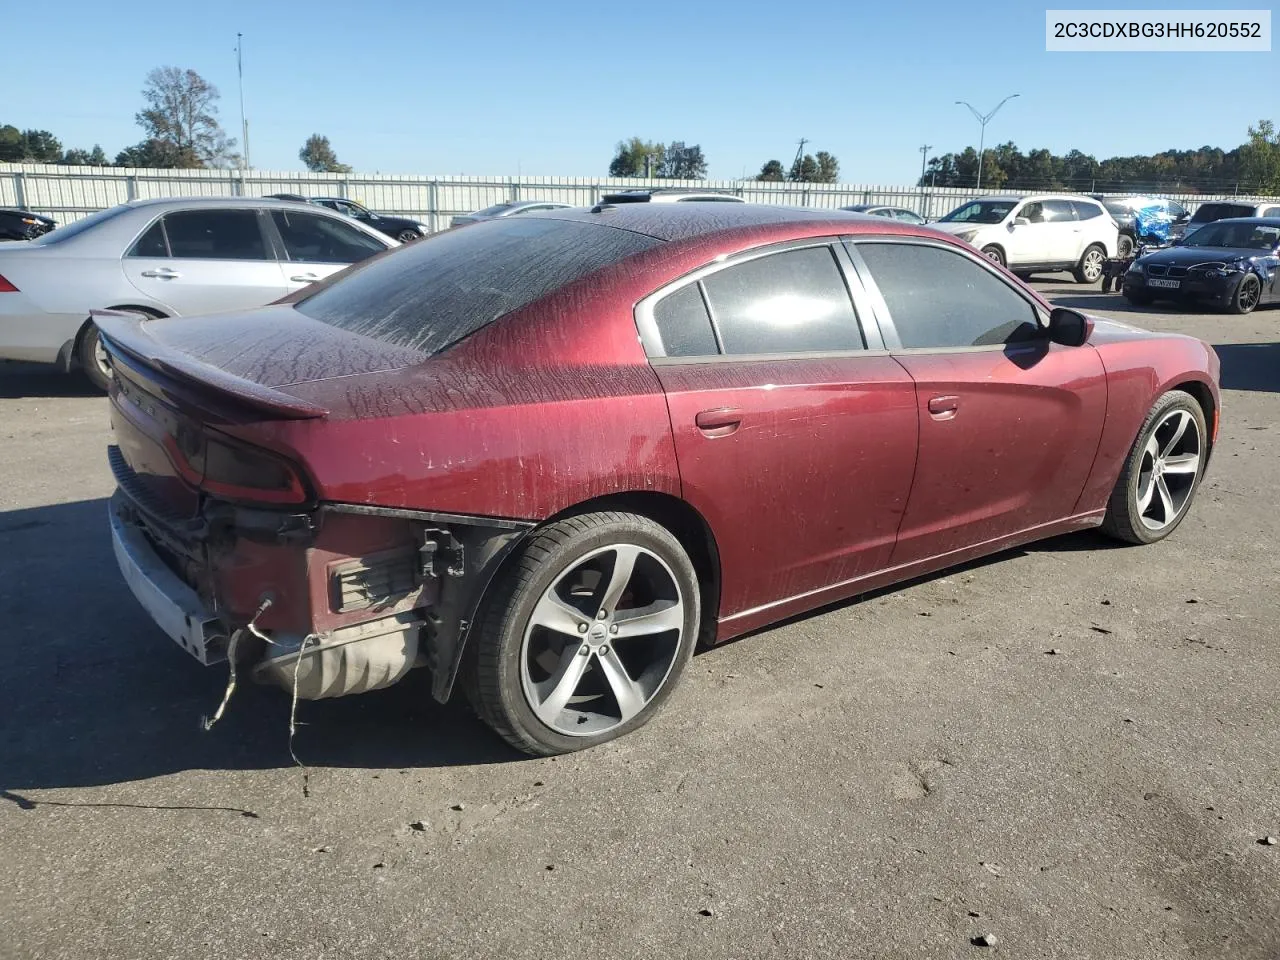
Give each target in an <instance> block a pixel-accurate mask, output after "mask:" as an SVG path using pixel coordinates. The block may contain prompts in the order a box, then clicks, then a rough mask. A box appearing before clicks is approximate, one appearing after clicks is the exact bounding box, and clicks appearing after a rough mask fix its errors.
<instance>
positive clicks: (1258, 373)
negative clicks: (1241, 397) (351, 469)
mask: <svg viewBox="0 0 1280 960" xmlns="http://www.w3.org/2000/svg"><path fill="white" fill-rule="evenodd" d="M1213 349H1214V352H1216V353H1217V354H1218V360H1219V361H1220V362H1221V364H1222V372H1221V385H1222V389H1223V390H1254V391H1257V392H1260V393H1280V343H1215V344H1214V345H1213Z"/></svg>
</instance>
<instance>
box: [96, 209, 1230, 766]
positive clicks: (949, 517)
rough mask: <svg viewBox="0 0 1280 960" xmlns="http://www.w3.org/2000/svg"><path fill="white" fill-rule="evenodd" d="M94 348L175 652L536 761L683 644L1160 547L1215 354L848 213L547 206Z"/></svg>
mask: <svg viewBox="0 0 1280 960" xmlns="http://www.w3.org/2000/svg"><path fill="white" fill-rule="evenodd" d="M97 322H98V325H99V327H100V329H101V332H102V334H103V342H104V344H105V346H106V349H107V350H108V352H109V354H110V358H111V362H112V364H113V367H114V382H113V386H112V391H111V402H112V417H113V423H114V428H115V441H116V445H115V446H113V447H112V448H111V449H110V452H109V456H110V460H111V466H112V468H113V470H114V472H115V476H116V479H117V482H118V485H119V489H118V491H117V493H116V495H115V496H114V497H113V499H112V502H111V516H110V519H111V526H112V533H113V537H114V544H115V552H116V556H117V559H118V560H119V564H120V568H121V570H122V572H123V574H124V576H125V579H126V580H127V581H128V583H129V585H130V587H131V588H132V590H133V592H134V594H135V595H136V596H137V598H138V600H139V601H140V602H141V603H142V605H143V606H144V607H145V608H146V609H147V610H148V611H149V613H150V614H151V616H152V617H153V618H154V619H155V621H156V622H157V623H158V624H159V625H160V626H161V627H162V628H163V629H164V631H165V632H166V633H168V634H169V635H170V636H171V637H172V638H173V639H174V640H175V641H177V642H178V643H179V644H181V645H182V646H183V647H184V648H185V649H186V650H187V651H189V652H190V653H191V654H193V655H194V656H195V657H196V658H197V659H199V660H200V662H201V663H204V664H209V663H213V662H215V661H219V660H222V659H226V658H230V659H231V660H232V669H233V670H234V669H235V666H236V665H237V664H239V665H240V666H241V667H242V668H243V669H246V670H252V671H253V673H254V675H255V677H256V678H258V679H260V680H264V681H268V682H276V683H279V684H281V685H282V686H284V687H286V688H289V689H292V690H294V691H296V695H297V696H298V697H302V698H319V697H334V696H343V695H347V694H354V693H361V692H364V691H367V690H373V689H377V688H380V687H384V686H387V685H389V684H392V683H395V682H396V681H398V680H399V679H400V678H401V677H403V676H404V675H405V673H406V672H407V671H408V670H410V669H411V668H413V667H417V666H425V667H427V668H429V669H430V670H431V673H432V682H433V687H432V689H433V693H434V695H435V696H436V697H437V698H438V699H440V700H445V699H447V698H448V697H449V696H450V694H451V692H452V690H453V688H454V686H455V684H458V685H460V686H461V688H462V689H463V690H464V691H465V692H466V694H467V695H468V697H469V698H470V699H471V701H472V703H473V704H474V706H475V708H476V710H477V711H478V713H479V714H480V715H481V716H482V717H483V718H484V719H485V720H486V721H487V722H488V723H489V724H490V725H492V726H493V728H494V729H495V730H497V732H498V733H499V734H501V735H502V736H503V737H504V738H506V739H507V740H508V741H509V742H511V743H512V744H514V745H515V746H516V747H518V748H519V749H521V750H525V751H528V752H530V753H535V754H553V753H558V752H563V751H568V750H575V749H579V748H582V747H587V746H591V745H592V744H596V743H600V742H602V741H605V740H609V739H611V738H614V737H617V736H619V735H621V734H623V733H626V732H628V731H630V730H633V729H635V728H636V727H638V726H639V725H641V724H643V723H644V722H645V721H647V720H648V719H649V718H650V717H651V716H652V715H653V713H654V712H655V711H656V710H657V709H658V708H659V707H660V706H661V704H662V702H663V701H664V700H665V698H666V697H667V696H668V695H669V694H670V692H671V690H672V688H673V687H674V686H675V683H676V681H677V679H678V678H679V676H680V673H681V670H682V669H683V668H684V666H685V664H686V663H687V662H688V660H689V657H690V654H691V653H692V651H693V649H694V647H695V646H696V645H697V644H699V643H703V644H712V643H718V642H722V641H725V640H728V639H730V638H732V637H735V636H738V635H740V634H742V633H745V632H747V631H749V630H753V629H756V628H758V627H761V626H763V625H765V624H769V623H771V622H774V621H777V620H779V619H782V618H784V617H789V616H793V615H795V614H798V613H801V612H803V611H806V610H811V609H813V608H815V607H819V606H822V605H823V604H827V603H831V602H832V601H836V600H840V599H842V598H847V597H850V596H853V595H855V594H860V593H864V592H866V591H869V590H873V589H876V588H878V587H882V586H884V585H886V584H890V583H893V582H895V581H901V580H906V579H908V578H911V577H916V576H919V575H921V574H924V573H928V572H930V571H933V570H938V569H940V568H943V567H947V566H950V565H952V564H957V563H962V562H965V561H967V560H970V559H972V558H974V557H977V556H980V555H983V554H989V553H993V552H996V551H999V550H1003V549H1005V548H1008V547H1012V546H1014V545H1017V544H1021V543H1025V542H1027V541H1030V540H1035V539H1038V538H1041V537H1048V536H1052V535H1054V534H1060V533H1064V532H1066V531H1071V530H1078V529H1081V528H1085V527H1095V526H1101V528H1102V529H1103V530H1104V531H1106V532H1107V533H1108V534H1111V535H1112V536H1114V537H1116V538H1119V539H1120V540H1124V541H1128V542H1130V543H1150V542H1152V541H1154V540H1159V539H1160V538H1162V537H1164V536H1166V535H1168V534H1169V533H1170V532H1171V531H1172V530H1173V529H1174V527H1176V526H1177V525H1178V523H1179V521H1181V519H1182V518H1183V517H1184V516H1185V515H1186V512H1187V510H1188V508H1189V507H1190V504H1191V500H1192V497H1193V496H1194V494H1195V491H1196V487H1197V485H1198V483H1199V482H1200V478H1201V477H1202V475H1203V473H1204V469H1205V466H1206V464H1207V463H1208V459H1209V455H1210V452H1211V450H1212V447H1213V444H1214V441H1215V438H1216V434H1217V425H1218V402H1219V401H1218V363H1217V358H1216V356H1215V354H1214V352H1213V350H1212V349H1211V348H1210V347H1208V346H1207V345H1205V344H1204V343H1202V342H1201V341H1199V340H1195V339H1192V338H1189V337H1183V336H1173V335H1158V334H1152V333H1148V332H1145V331H1142V330H1138V329H1135V328H1133V327H1126V326H1122V325H1120V324H1117V323H1111V322H1107V321H1103V320H1093V319H1091V318H1088V317H1085V316H1083V315H1081V314H1079V313H1076V312H1074V311H1071V310H1065V309H1056V310H1055V309H1051V308H1050V307H1049V305H1048V304H1046V303H1045V302H1044V301H1043V300H1042V299H1041V298H1040V297H1039V296H1037V295H1036V293H1034V292H1033V291H1031V290H1029V289H1028V288H1027V287H1026V286H1024V285H1023V284H1021V283H1020V282H1019V281H1018V280H1017V279H1015V278H1014V277H1013V276H1011V275H1010V274H1008V273H1006V272H1005V271H1004V270H1002V269H1001V268H1000V267H999V266H997V265H995V264H993V263H991V262H990V261H988V260H986V259H984V258H983V257H982V256H980V255H978V254H977V253H975V252H974V251H973V250H972V249H970V248H969V247H967V246H965V245H964V244H961V243H959V242H957V241H955V240H953V239H952V238H950V237H947V236H944V235H942V234H940V233H936V232H934V231H932V230H930V229H928V228H927V227H920V226H914V225H910V224H905V223H898V222H893V221H889V220H885V219H883V218H878V217H864V216H859V215H856V214H845V213H840V212H837V211H821V210H801V209H783V208H773V207H764V206H754V205H749V204H742V205H739V204H718V205H714V206H712V205H692V204H691V205H658V204H625V205H617V206H613V205H608V204H605V205H601V206H597V207H594V208H591V209H580V210H563V211H549V212H547V213H545V214H531V215H529V216H526V217H520V218H513V219H506V220H496V221H492V222H488V223H481V224H476V225H474V226H471V227H469V228H467V229H466V230H455V231H450V232H448V233H444V234H440V235H438V236H435V237H431V238H429V239H426V240H424V241H421V242H419V243H416V244H413V245H412V246H409V247H406V248H403V249H399V250H396V251H392V252H389V253H388V254H387V255H382V256H379V257H376V258H374V259H373V260H370V261H367V262H366V263H364V264H360V265H358V266H355V267H352V268H350V269H349V270H347V271H345V272H344V273H342V274H340V275H338V276H337V277H335V278H333V279H331V280H329V281H325V282H324V283H322V284H318V285H316V286H313V287H310V288H308V289H307V290H305V291H302V292H301V293H299V294H295V295H294V296H293V297H292V298H290V300H289V301H287V302H283V303H279V304H276V305H273V306H269V307H265V308H262V309H259V310H252V311H248V312H245V313H236V314H228V315H222V316H214V317H204V318H196V319H174V320H148V321H143V320H141V319H139V318H137V317H133V316H130V315H127V314H100V315H98V317H97Z"/></svg>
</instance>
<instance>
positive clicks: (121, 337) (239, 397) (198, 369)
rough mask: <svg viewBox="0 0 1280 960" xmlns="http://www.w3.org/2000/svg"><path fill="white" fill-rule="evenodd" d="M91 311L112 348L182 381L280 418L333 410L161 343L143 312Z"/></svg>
mask: <svg viewBox="0 0 1280 960" xmlns="http://www.w3.org/2000/svg"><path fill="white" fill-rule="evenodd" d="M89 317H90V319H91V320H92V321H93V322H94V323H95V324H96V325H97V327H98V333H99V335H100V337H101V340H102V345H103V346H104V347H105V348H106V350H107V352H108V353H109V354H113V355H119V356H120V358H121V359H122V360H124V361H125V362H128V363H133V364H142V365H143V366H146V367H150V368H151V369H153V370H158V371H159V372H160V373H163V374H165V375H166V376H169V377H172V378H173V379H174V380H177V381H180V382H181V383H182V384H183V385H188V386H194V387H197V388H199V389H202V390H204V391H208V392H213V393H217V394H219V395H220V396H221V398H223V399H226V400H232V401H234V402H235V403H236V404H238V405H240V406H243V407H249V408H252V409H253V410H256V411H259V412H261V413H266V414H270V415H271V416H273V417H276V418H278V419H284V420H310V419H314V418H316V417H323V416H325V415H327V414H328V412H329V411H328V410H327V409H325V408H324V407H319V406H316V405H315V404H313V403H307V402H306V401H305V400H299V399H298V398H297V397H292V396H290V395H289V394H287V393H283V392H281V391H280V390H275V389H273V388H271V387H267V386H263V385H262V384H260V383H254V382H253V381H252V380H246V379H245V378H243V377H237V376H235V375H234V374H231V373H227V371H225V370H223V369H221V368H219V367H215V366H213V365H212V364H208V363H204V362H203V361H200V360H197V359H196V358H195V357H193V356H191V355H190V354H188V353H183V352H181V351H179V350H174V349H173V348H172V347H166V346H165V345H164V344H162V343H158V342H157V341H156V340H155V339H154V338H153V337H151V336H150V335H149V334H148V333H147V329H146V324H145V320H144V318H143V317H141V316H140V315H138V314H133V313H125V312H123V311H118V310H91V311H90V312H89Z"/></svg>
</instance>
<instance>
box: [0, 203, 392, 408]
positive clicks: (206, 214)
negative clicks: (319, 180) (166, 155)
mask: <svg viewBox="0 0 1280 960" xmlns="http://www.w3.org/2000/svg"><path fill="white" fill-rule="evenodd" d="M395 246H398V243H397V241H395V240H394V239H392V238H390V237H388V236H386V235H385V234H382V233H380V232H378V231H377V230H374V229H372V228H370V227H368V226H365V225H364V224H363V223H361V222H360V221H358V220H353V219H351V218H350V217H345V216H341V215H339V214H337V213H334V212H332V211H329V210H324V209H322V208H320V207H316V206H308V207H305V208H303V207H301V206H300V205H299V204H296V203H291V202H288V201H282V200H257V199H249V198H230V197H229V198H225V199H222V198H197V197H186V198H182V199H173V200H170V199H166V200H135V201H132V202H130V203H126V204H121V205H120V206H117V207H112V208H111V209H109V210H103V211H100V212H98V213H95V214H92V215H90V216H88V217H85V218H84V219H83V220H77V221H76V222H75V223H71V224H68V225H67V226H65V227H61V228H59V229H57V230H54V231H53V232H52V233H47V234H44V235H43V236H40V237H37V238H36V239H34V240H31V241H29V242H27V243H14V244H5V245H4V246H0V359H6V360H26V361H33V362H37V363H54V364H57V365H58V366H59V367H60V368H61V369H63V370H70V369H71V368H72V367H73V366H78V367H80V368H82V369H83V370H84V371H85V373H87V374H88V376H89V378H90V379H91V380H92V381H93V382H94V383H96V384H98V385H99V386H100V387H103V388H105V387H106V385H107V381H108V378H109V376H110V370H109V368H108V367H107V365H106V359H105V356H104V355H103V354H102V351H101V349H100V346H99V342H98V335H97V329H96V327H95V326H94V324H93V323H92V322H91V320H90V313H91V312H92V311H94V310H103V309H118V310H129V311H132V312H134V313H139V314H142V315H143V316H147V317H173V316H185V315H191V314H201V313H216V312H219V311H225V310H242V309H246V308H248V307H258V306H261V305H263V304H264V303H270V302H271V301H272V300H278V299H280V298H281V297H284V296H287V295H288V294H290V293H292V292H294V291H296V290H300V289H301V288H302V287H304V286H306V285H307V284H309V283H313V282H314V281H316V280H320V279H323V278H324V277H327V276H329V275H330V274H332V273H334V272H335V271H338V270H341V269H342V268H343V267H345V266H347V265H349V264H352V263H356V262H358V261H360V260H364V259H365V258H367V257H370V256H373V255H374V254H376V253H381V252H382V251H384V250H388V249H390V248H392V247H395Z"/></svg>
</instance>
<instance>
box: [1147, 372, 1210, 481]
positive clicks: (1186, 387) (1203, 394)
mask: <svg viewBox="0 0 1280 960" xmlns="http://www.w3.org/2000/svg"><path fill="white" fill-rule="evenodd" d="M1169 390H1181V391H1182V392H1183V393H1189V394H1190V395H1191V397H1192V399H1194V400H1195V401H1196V403H1198V404H1200V409H1201V410H1202V411H1203V412H1204V422H1205V425H1206V426H1208V428H1209V436H1208V437H1207V438H1206V439H1207V442H1208V447H1209V449H1208V452H1207V453H1206V455H1205V466H1206V467H1207V466H1208V462H1209V459H1210V457H1212V456H1213V448H1214V446H1215V445H1216V443H1217V433H1218V431H1217V421H1216V417H1217V414H1218V403H1217V400H1216V398H1215V397H1214V395H1213V390H1212V389H1211V388H1210V387H1209V385H1208V384H1207V383H1205V382H1204V381H1203V380H1197V379H1195V378H1193V377H1188V378H1186V379H1182V380H1178V381H1177V382H1175V383H1171V384H1169V386H1167V387H1166V388H1165V391H1164V392H1168V391H1169ZM1153 402H1154V401H1153Z"/></svg>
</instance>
